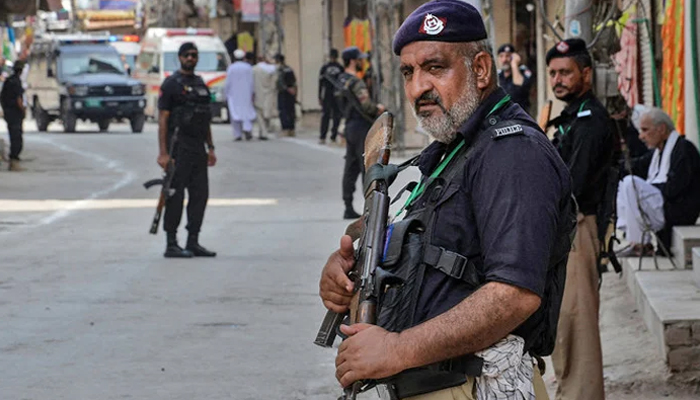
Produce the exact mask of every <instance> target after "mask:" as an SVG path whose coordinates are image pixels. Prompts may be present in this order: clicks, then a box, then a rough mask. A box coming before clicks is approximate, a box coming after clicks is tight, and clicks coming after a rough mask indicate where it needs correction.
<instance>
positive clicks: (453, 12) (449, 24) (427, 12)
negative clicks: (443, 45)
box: [393, 0, 487, 55]
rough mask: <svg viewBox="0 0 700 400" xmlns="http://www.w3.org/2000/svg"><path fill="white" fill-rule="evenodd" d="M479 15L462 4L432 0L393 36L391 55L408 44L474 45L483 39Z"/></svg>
mask: <svg viewBox="0 0 700 400" xmlns="http://www.w3.org/2000/svg"><path fill="white" fill-rule="evenodd" d="M486 38H487V35H486V27H485V26H484V20H483V19H482V18H481V14H480V13H479V11H477V9H476V8H474V7H473V6H472V5H470V4H468V3H465V2H464V1H462V0H434V1H431V2H428V3H425V4H423V5H422V6H420V7H418V8H417V9H416V10H415V11H413V12H412V13H411V15H409V16H408V18H406V20H405V21H403V24H401V27H400V28H399V30H398V31H396V35H394V45H393V48H394V54H396V55H401V49H403V48H404V46H406V45H407V44H409V43H413V42H418V41H432V42H452V43H455V42H475V41H477V40H482V39H486Z"/></svg>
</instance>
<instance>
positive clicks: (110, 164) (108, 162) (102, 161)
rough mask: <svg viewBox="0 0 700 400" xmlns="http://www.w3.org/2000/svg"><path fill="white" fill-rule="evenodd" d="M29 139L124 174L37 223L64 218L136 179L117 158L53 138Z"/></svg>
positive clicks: (31, 137)
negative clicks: (83, 149)
mask: <svg viewBox="0 0 700 400" xmlns="http://www.w3.org/2000/svg"><path fill="white" fill-rule="evenodd" d="M27 139H29V141H36V142H42V143H47V144H50V145H52V146H54V147H57V148H58V149H60V150H62V151H65V152H69V153H73V154H77V155H79V156H81V157H85V158H88V159H90V160H93V161H95V162H96V163H97V164H98V165H102V166H104V167H105V168H106V169H108V170H111V171H113V172H116V173H118V174H121V175H122V178H121V179H120V180H118V181H117V182H115V183H113V184H112V185H110V186H108V187H106V188H104V189H102V190H98V191H95V192H92V193H90V195H88V196H87V197H85V198H84V199H82V200H77V201H73V202H72V203H71V204H68V205H66V206H65V207H63V208H60V209H56V212H55V213H53V214H51V215H49V216H47V217H45V218H42V219H41V220H40V221H39V222H38V224H37V225H48V224H51V223H54V222H56V221H58V220H60V219H63V218H65V217H67V216H68V215H70V214H71V212H72V211H74V210H77V209H80V207H82V206H84V204H85V203H87V202H89V201H90V200H94V199H97V198H98V197H103V196H106V195H108V194H110V193H113V192H116V191H117V190H119V189H121V188H123V187H126V186H128V185H129V184H131V183H132V182H133V181H134V180H135V179H136V173H135V172H134V171H129V170H127V169H125V168H123V167H122V164H121V163H120V162H118V161H117V160H114V159H109V158H106V157H102V156H100V155H97V154H94V153H90V152H87V151H82V150H79V149H76V148H73V147H70V146H67V145H65V144H62V143H56V142H54V141H53V140H48V139H46V138H43V137H37V136H28V137H27Z"/></svg>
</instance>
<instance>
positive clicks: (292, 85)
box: [275, 54, 297, 136]
mask: <svg viewBox="0 0 700 400" xmlns="http://www.w3.org/2000/svg"><path fill="white" fill-rule="evenodd" d="M275 62H277V108H278V110H279V114H280V123H281V124H282V135H283V136H294V135H295V133H294V125H295V123H296V121H295V119H296V112H295V104H296V99H297V78H296V76H295V75H294V70H292V68H290V67H289V66H288V65H287V64H285V62H284V55H282V54H277V55H276V56H275Z"/></svg>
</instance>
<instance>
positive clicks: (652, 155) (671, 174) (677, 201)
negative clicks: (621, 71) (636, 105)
mask: <svg viewBox="0 0 700 400" xmlns="http://www.w3.org/2000/svg"><path fill="white" fill-rule="evenodd" d="M639 125H640V134H639V138H640V139H642V141H643V142H644V143H645V144H646V146H647V147H648V148H649V149H651V150H650V151H649V152H648V153H646V154H644V155H643V156H641V157H638V158H635V159H633V160H632V173H633V174H634V175H631V176H626V177H625V178H624V179H623V180H622V182H621V183H620V187H619V189H618V193H617V215H618V222H617V227H618V228H619V229H622V230H624V231H625V232H626V237H627V240H628V241H629V242H630V247H629V248H627V249H626V250H623V251H621V252H620V253H618V256H620V257H631V256H640V255H644V256H649V255H652V253H653V251H654V247H653V245H652V244H651V234H650V232H649V230H648V228H650V229H652V230H653V231H655V232H658V235H659V239H661V241H662V242H663V244H664V245H666V248H667V249H668V248H669V247H670V242H671V231H672V229H673V227H674V226H677V225H695V222H696V220H697V219H698V214H700V154H698V150H697V148H696V147H695V145H693V143H691V142H690V141H689V140H686V139H685V137H683V136H681V135H680V134H679V133H678V131H676V128H675V126H674V124H673V121H672V120H671V117H669V116H668V114H666V113H665V112H664V111H662V110H661V109H658V108H655V107H648V108H646V110H645V111H644V112H643V113H642V114H641V119H640V121H639ZM640 209H641V211H640Z"/></svg>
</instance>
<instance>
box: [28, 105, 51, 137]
mask: <svg viewBox="0 0 700 400" xmlns="http://www.w3.org/2000/svg"><path fill="white" fill-rule="evenodd" d="M32 115H33V116H34V120H35V121H36V126H37V129H38V130H39V132H46V131H47V130H48V129H49V123H50V122H51V119H50V118H49V114H48V113H47V112H46V111H44V109H42V108H41V103H40V102H39V99H38V98H34V105H33V106H32Z"/></svg>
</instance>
